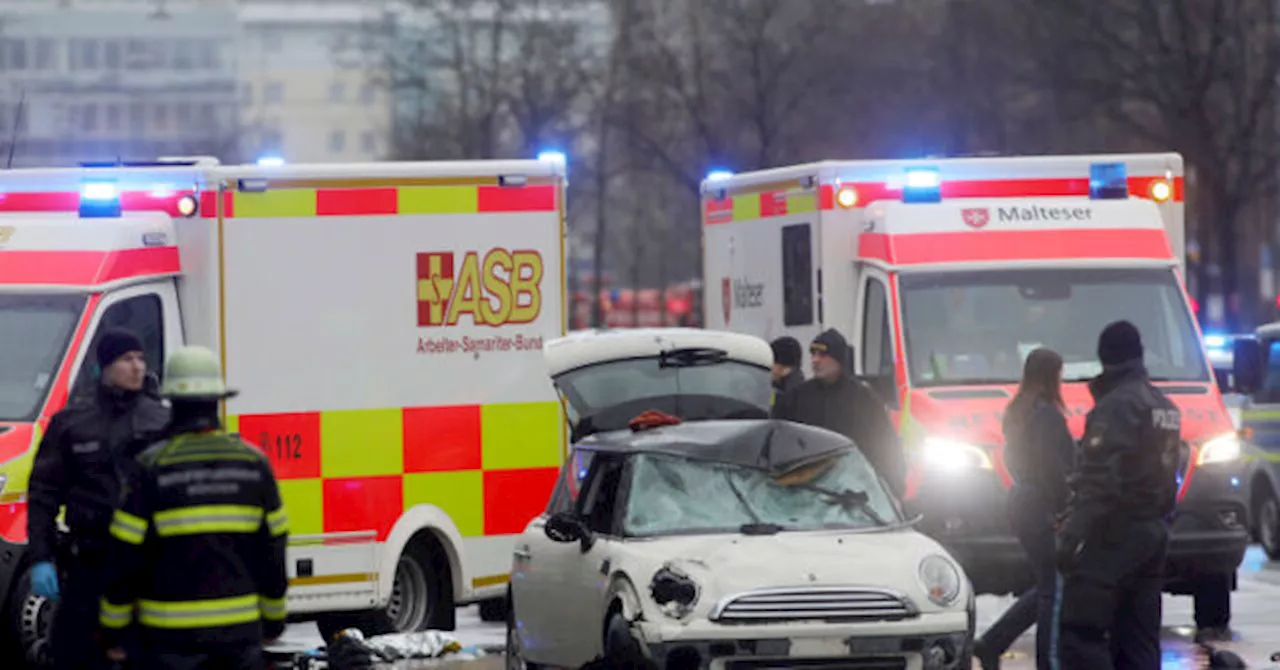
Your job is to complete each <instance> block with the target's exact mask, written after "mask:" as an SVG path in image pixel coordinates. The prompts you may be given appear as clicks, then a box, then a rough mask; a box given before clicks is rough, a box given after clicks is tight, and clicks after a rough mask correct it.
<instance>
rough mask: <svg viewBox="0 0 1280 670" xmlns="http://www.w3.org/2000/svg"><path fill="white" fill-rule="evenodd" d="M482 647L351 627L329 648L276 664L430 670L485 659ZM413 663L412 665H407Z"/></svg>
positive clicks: (283, 669) (305, 669)
mask: <svg viewBox="0 0 1280 670" xmlns="http://www.w3.org/2000/svg"><path fill="white" fill-rule="evenodd" d="M486 655H488V654H487V651H486V650H485V649H484V648H482V647H476V646H471V647H464V646H462V643H460V642H458V639H457V638H456V637H454V636H453V635H451V634H449V633H446V632H444V631H438V630H426V631H420V632H417V633H393V634H390V635H374V636H372V637H365V636H364V634H363V633H361V632H360V631H359V630H358V629H355V628H348V629H346V630H343V631H341V632H340V633H338V634H337V635H336V636H334V641H333V642H332V643H330V644H329V645H328V646H327V647H318V648H315V649H308V650H306V651H302V652H296V653H292V654H289V655H288V656H287V658H279V659H278V660H277V661H276V662H275V668H277V669H278V670H373V669H375V668H385V667H413V668H429V667H432V666H434V665H440V664H443V663H455V662H459V661H471V660H476V659H479V658H483V657H485V656H486ZM410 661H412V664H411V665H408V664H406V663H407V662H410Z"/></svg>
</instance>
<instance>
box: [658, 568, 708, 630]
mask: <svg viewBox="0 0 1280 670" xmlns="http://www.w3.org/2000/svg"><path fill="white" fill-rule="evenodd" d="M700 593H701V589H700V588H698V583H697V582H695V581H693V578H692V577H690V576H689V575H687V574H685V573H684V572H683V571H680V570H675V569H673V568H672V567H671V566H664V567H663V568H662V569H660V570H658V571H657V572H656V573H654V575H653V580H652V581H651V582H649V595H650V597H652V598H653V602H655V603H657V604H658V607H659V608H660V609H661V610H662V613H663V614H665V615H667V616H669V617H671V618H673V619H683V618H684V617H687V616H689V613H690V612H692V611H693V606H694V605H696V604H698V595H699V594H700Z"/></svg>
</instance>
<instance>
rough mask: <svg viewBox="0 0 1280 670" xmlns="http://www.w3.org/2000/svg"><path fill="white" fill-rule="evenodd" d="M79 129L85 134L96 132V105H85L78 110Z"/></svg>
mask: <svg viewBox="0 0 1280 670" xmlns="http://www.w3.org/2000/svg"><path fill="white" fill-rule="evenodd" d="M80 129H81V130H83V131H84V132H86V133H95V132H97V131H98V105H97V104H96V103H92V102H90V103H87V104H85V106H83V107H81V108H80Z"/></svg>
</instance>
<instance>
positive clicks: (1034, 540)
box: [974, 348, 1076, 670]
mask: <svg viewBox="0 0 1280 670" xmlns="http://www.w3.org/2000/svg"><path fill="white" fill-rule="evenodd" d="M1063 408H1064V403H1063V401H1062V356H1060V355H1058V353H1057V352H1055V351H1052V350H1050V349H1045V348H1039V349H1035V350H1034V351H1032V352H1031V353H1030V354H1029V355H1028V356H1027V360H1026V362H1025V363H1024V364H1023V368H1022V383H1021V384H1020V385H1019V386H1018V392H1017V393H1016V394H1015V395H1014V396H1013V400H1011V401H1010V402H1009V406H1008V407H1007V408H1006V409H1005V413H1004V440H1005V450H1004V454H1005V456H1004V458H1005V463H1006V465H1007V466H1008V468H1009V474H1010V475H1012V477H1013V489H1012V491H1010V494H1009V503H1008V504H1009V509H1008V513H1009V525H1010V526H1011V527H1012V528H1013V531H1014V533H1015V534H1016V535H1017V537H1018V540H1019V542H1021V544H1022V548H1023V549H1024V550H1025V551H1026V552H1027V558H1028V559H1029V560H1030V562H1031V571H1032V574H1033V575H1034V576H1035V585H1034V586H1032V587H1031V588H1030V589H1028V590H1027V591H1025V592H1023V593H1022V595H1020V596H1019V597H1018V600H1017V601H1016V602H1015V603H1014V604H1013V606H1012V607H1010V608H1009V609H1008V610H1006V611H1005V613H1004V615H1003V616H1001V617H1000V619H999V620H997V621H996V622H995V623H994V624H992V626H991V628H988V629H987V631H986V632H985V633H983V634H982V636H981V637H980V638H978V639H977V640H976V641H975V642H974V656H976V657H977V659H978V661H979V662H980V663H981V664H982V668H983V670H996V669H997V668H999V667H1000V657H1001V656H1002V655H1003V654H1004V652H1005V651H1007V650H1008V649H1009V647H1010V646H1012V645H1013V643H1014V641H1016V640H1017V639H1018V638H1019V637H1020V636H1021V635H1022V634H1023V633H1024V632H1026V630H1027V629H1028V628H1030V627H1031V626H1032V625H1033V624H1034V625H1035V627H1036V669H1037V670H1056V668H1055V666H1054V664H1053V645H1054V642H1055V641H1056V637H1057V633H1058V631H1057V622H1056V615H1057V607H1056V605H1057V598H1056V596H1057V594H1058V591H1059V588H1060V584H1061V580H1060V579H1059V577H1058V570H1057V567H1056V566H1055V561H1054V551H1055V549H1056V542H1055V539H1054V522H1055V520H1056V518H1057V517H1058V515H1059V514H1061V513H1062V511H1063V510H1064V509H1065V508H1066V504H1067V498H1068V497H1069V495H1070V489H1069V487H1068V484H1067V477H1068V475H1069V474H1070V473H1071V471H1072V470H1073V469H1074V467H1075V451H1076V444H1075V440H1073V439H1072V438H1071V432H1070V431H1069V430H1068V429H1067V419H1066V417H1065V416H1064V415H1063Z"/></svg>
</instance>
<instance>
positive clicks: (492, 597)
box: [0, 159, 566, 655]
mask: <svg viewBox="0 0 1280 670" xmlns="http://www.w3.org/2000/svg"><path fill="white" fill-rule="evenodd" d="M564 194H565V175H564V165H563V162H561V161H557V160H554V159H550V160H510V161H475V162H431V163H425V162H424V163H376V164H344V165H282V166H270V167H268V166H254V165H251V166H221V165H217V164H216V161H214V162H210V161H195V160H192V161H186V162H173V161H169V162H160V163H154V164H148V165H124V166H107V167H102V166H100V167H82V168H75V169H56V170H12V171H7V172H4V173H3V174H0V339H3V341H4V343H5V346H4V347H3V352H2V353H0V597H3V598H4V612H5V614H6V616H7V619H6V621H5V624H6V626H5V628H6V630H7V632H9V633H11V634H12V635H13V638H12V640H11V641H12V642H14V643H16V644H17V645H18V646H19V647H20V648H21V650H22V653H25V654H28V655H39V653H40V650H39V647H40V645H41V643H42V640H43V638H44V634H45V631H46V630H47V623H48V612H49V609H50V608H49V607H48V605H47V604H46V603H45V602H44V601H43V599H40V598H37V597H34V596H32V595H30V592H29V585H28V582H29V578H28V577H27V576H26V571H27V568H28V561H27V560H26V559H25V557H24V551H23V550H24V547H25V543H26V539H27V506H26V501H27V490H28V480H29V476H30V473H31V464H32V459H33V458H34V455H35V450H36V447H37V445H38V444H39V442H40V436H41V433H42V430H44V429H45V427H46V426H47V424H48V421H49V418H50V417H51V416H52V415H53V414H54V413H55V412H57V411H58V410H59V409H60V408H61V407H63V406H64V404H65V403H66V402H67V399H68V397H69V396H73V395H75V394H79V393H83V392H85V391H87V390H91V389H92V388H93V387H94V386H95V384H96V383H97V375H98V374H99V370H98V368H97V366H96V364H95V361H94V359H93V355H92V352H93V351H94V342H95V337H96V335H97V334H98V333H101V332H102V331H103V329H106V328H109V327H126V328H130V329H132V330H134V331H135V332H137V333H138V334H139V335H140V336H141V338H142V340H143V342H144V343H145V346H146V355H147V360H148V362H149V363H150V365H151V366H152V369H153V371H154V372H155V373H156V374H160V373H162V365H161V363H162V361H163V360H164V358H165V356H166V355H167V354H168V353H170V352H172V351H173V350H174V349H175V348H177V347H179V346H181V345H184V344H199V345H204V346H208V347H210V348H212V349H213V350H214V351H217V352H219V353H220V356H221V359H222V361H224V365H225V375H226V378H227V382H228V384H229V385H230V386H231V387H233V388H236V389H239V390H240V394H239V395H238V396H237V397H235V398H233V399H231V400H229V401H228V402H227V403H226V404H225V406H224V412H225V420H226V425H227V428H228V430H230V431H235V432H239V433H240V434H241V435H242V436H243V437H244V438H245V439H247V440H248V441H250V442H253V443H254V444H256V445H258V446H260V447H261V448H262V449H263V450H264V451H265V452H266V454H267V456H268V457H269V458H270V460H271V463H272V465H273V467H274V469H275V473H276V476H277V477H278V479H279V480H280V486H281V490H282V493H283V496H284V501H285V504H286V508H287V511H288V515H289V518H290V521H291V533H292V536H291V538H290V550H289V578H290V588H289V593H288V603H289V610H290V613H291V616H292V617H293V620H306V619H315V620H317V622H318V623H319V625H320V629H321V631H322V633H326V635H327V634H328V633H330V632H332V631H334V630H336V629H338V628H340V627H345V626H349V625H354V626H358V627H361V628H363V629H364V630H366V631H369V632H390V631H406V630H420V629H425V628H428V627H431V628H443V629H452V628H453V625H454V607H455V606H456V605H463V604H467V603H474V602H481V603H482V611H484V612H485V613H486V614H487V615H488V617H487V618H495V617H497V616H501V613H500V610H501V604H502V602H503V596H504V595H505V592H506V589H507V581H508V573H509V571H510V568H511V552H512V548H513V542H514V540H513V535H514V534H518V533H519V532H520V531H522V530H523V528H524V526H525V525H526V524H527V523H528V521H529V520H530V519H532V518H533V517H535V516H537V515H538V514H540V513H541V512H542V511H543V509H544V507H545V505H546V502H547V500H548V497H549V494H550V491H551V488H552V486H553V484H554V482H555V479H556V476H557V473H558V470H559V466H560V464H561V462H562V460H563V454H564V449H565V432H564V426H565V423H564V419H563V414H562V410H561V407H560V404H559V402H558V400H557V396H556V394H555V392H554V390H553V388H552V386H551V383H550V381H549V380H548V378H547V374H546V369H545V365H544V363H543V359H542V344H543V342H545V341H547V340H549V339H552V338H555V337H559V336H561V335H563V334H564V332H565V318H566V314H565V310H564V308H563V305H564V272H563V259H564V251H563V240H564ZM495 604H496V605H495Z"/></svg>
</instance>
